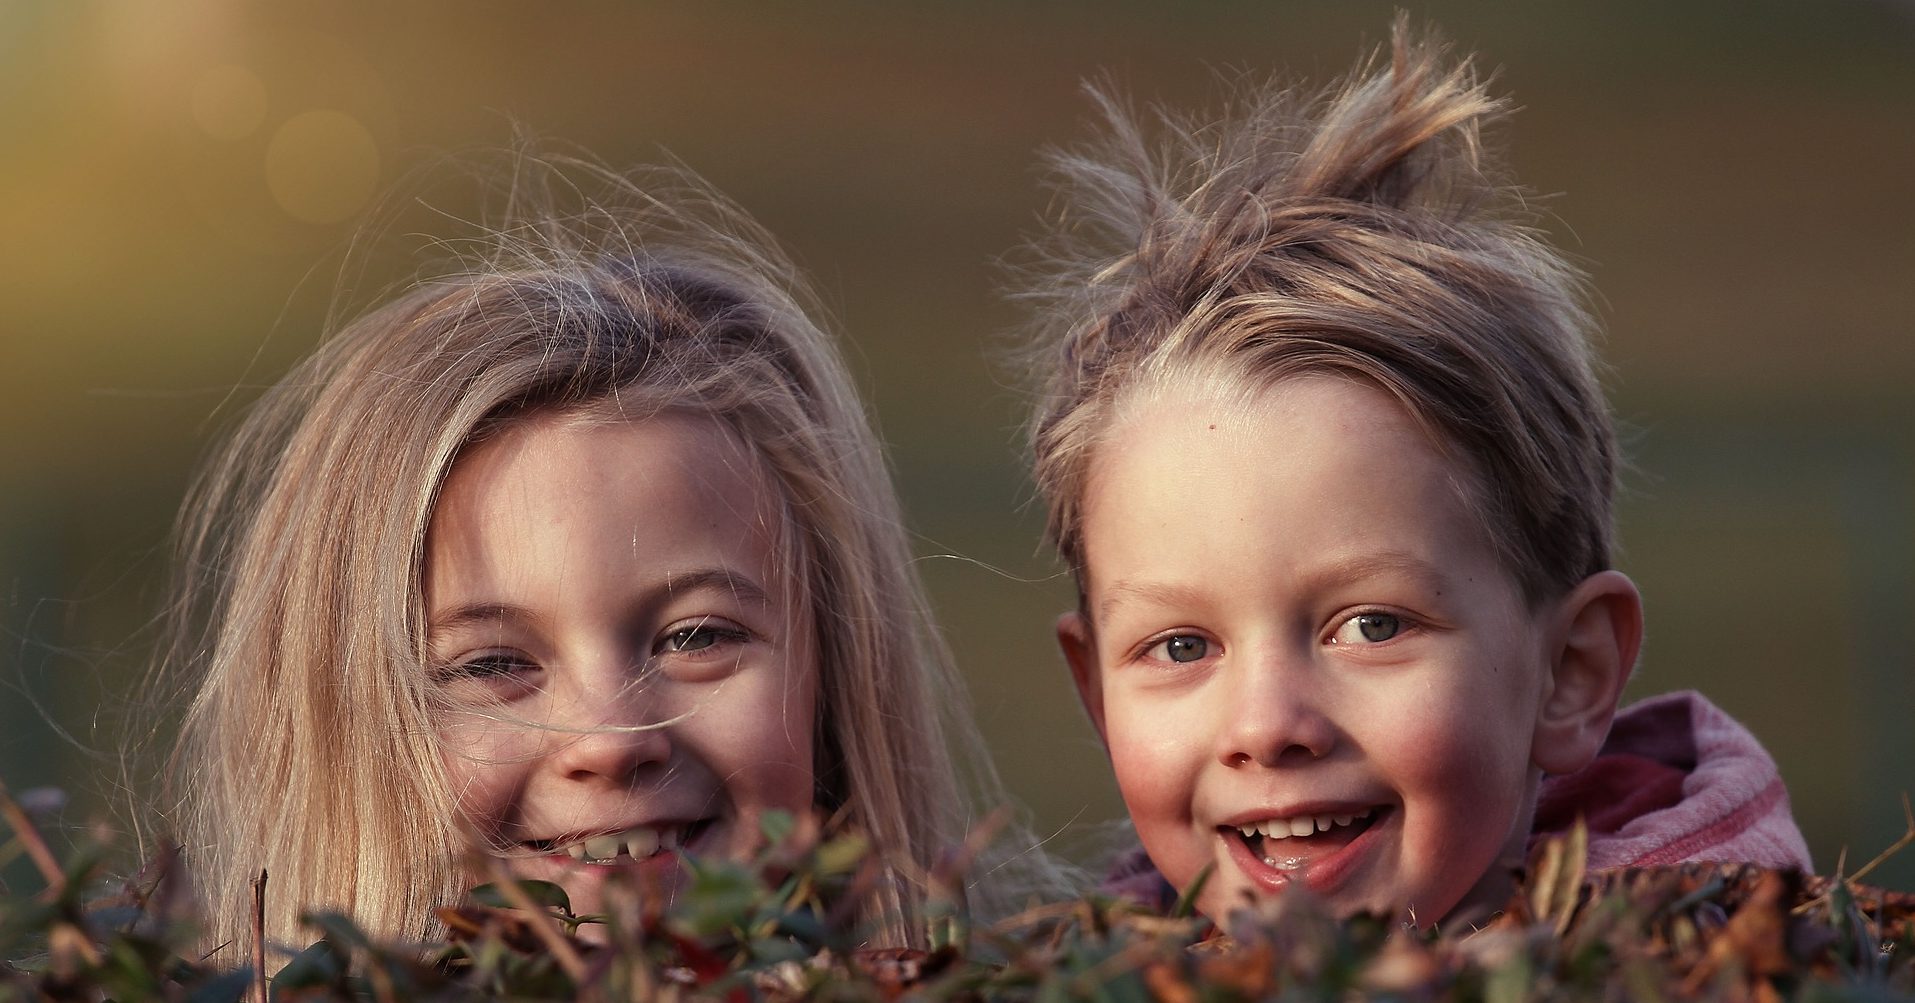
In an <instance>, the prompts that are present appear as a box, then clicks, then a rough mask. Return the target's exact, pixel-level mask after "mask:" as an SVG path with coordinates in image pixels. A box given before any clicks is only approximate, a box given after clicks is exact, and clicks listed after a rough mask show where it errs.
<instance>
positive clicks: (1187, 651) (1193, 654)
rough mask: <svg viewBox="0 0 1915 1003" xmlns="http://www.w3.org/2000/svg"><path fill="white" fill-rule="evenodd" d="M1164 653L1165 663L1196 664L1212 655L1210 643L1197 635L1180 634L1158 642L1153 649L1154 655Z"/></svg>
mask: <svg viewBox="0 0 1915 1003" xmlns="http://www.w3.org/2000/svg"><path fill="white" fill-rule="evenodd" d="M1158 652H1161V653H1162V657H1163V658H1164V660H1165V661H1170V662H1196V661H1202V660H1203V657H1204V656H1205V655H1208V654H1209V653H1210V642H1209V641H1206V640H1204V639H1203V638H1201V637H1198V636H1197V635H1195V634H1178V635H1176V636H1174V637H1166V638H1164V639H1163V640H1162V641H1159V642H1157V644H1156V645H1154V646H1153V647H1152V649H1151V653H1152V654H1156V653H1158Z"/></svg>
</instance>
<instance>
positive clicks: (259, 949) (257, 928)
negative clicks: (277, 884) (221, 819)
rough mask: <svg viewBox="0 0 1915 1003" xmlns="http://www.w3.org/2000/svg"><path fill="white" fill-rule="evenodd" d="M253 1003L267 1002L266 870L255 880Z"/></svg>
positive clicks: (263, 869) (260, 870)
mask: <svg viewBox="0 0 1915 1003" xmlns="http://www.w3.org/2000/svg"><path fill="white" fill-rule="evenodd" d="M253 1003H267V1000H266V869H265V868H263V867H262V868H260V869H259V877H257V878H255V879H253Z"/></svg>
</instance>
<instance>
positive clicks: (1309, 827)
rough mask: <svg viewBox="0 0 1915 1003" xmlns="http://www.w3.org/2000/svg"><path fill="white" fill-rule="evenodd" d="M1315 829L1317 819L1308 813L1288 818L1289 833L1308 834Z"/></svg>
mask: <svg viewBox="0 0 1915 1003" xmlns="http://www.w3.org/2000/svg"><path fill="white" fill-rule="evenodd" d="M1315 831H1317V821H1316V819H1313V818H1311V817H1310V816H1308V815H1300V816H1298V817H1296V818H1293V819H1291V820H1290V835H1292V836H1308V835H1309V834H1311V833H1313V832H1315Z"/></svg>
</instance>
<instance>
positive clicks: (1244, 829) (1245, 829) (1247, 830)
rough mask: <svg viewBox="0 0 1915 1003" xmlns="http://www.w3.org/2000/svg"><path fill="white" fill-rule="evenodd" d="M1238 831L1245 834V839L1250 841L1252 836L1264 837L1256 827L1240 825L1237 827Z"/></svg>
mask: <svg viewBox="0 0 1915 1003" xmlns="http://www.w3.org/2000/svg"><path fill="white" fill-rule="evenodd" d="M1237 831H1238V832H1241V833H1243V838H1245V839H1249V838H1250V837H1252V836H1261V835H1263V833H1262V832H1261V831H1260V830H1258V828H1257V827H1256V826H1254V825H1240V826H1238V827H1237Z"/></svg>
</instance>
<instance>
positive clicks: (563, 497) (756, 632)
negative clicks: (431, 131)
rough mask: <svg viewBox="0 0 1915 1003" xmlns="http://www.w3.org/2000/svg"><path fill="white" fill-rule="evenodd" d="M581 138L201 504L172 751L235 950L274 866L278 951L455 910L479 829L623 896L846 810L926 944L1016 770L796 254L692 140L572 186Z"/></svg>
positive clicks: (406, 297) (212, 473) (271, 908)
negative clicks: (973, 808) (322, 916)
mask: <svg viewBox="0 0 1915 1003" xmlns="http://www.w3.org/2000/svg"><path fill="white" fill-rule="evenodd" d="M578 169H579V168H576V167H572V166H568V167H567V168H564V169H561V168H557V167H554V166H551V165H545V164H515V165H513V167H512V174H513V175H514V178H515V180H514V189H513V191H512V193H511V196H510V199H509V206H508V209H507V211H506V213H505V218H504V219H503V220H501V221H499V222H498V223H497V224H496V225H495V226H494V227H493V228H491V229H489V230H487V231H486V236H485V238H484V241H483V251H482V252H481V253H478V254H473V255H467V256H466V257H464V258H463V259H462V260H460V261H458V262H456V263H455V266H454V267H453V268H452V269H450V270H448V271H446V272H445V274H443V275H441V276H439V277H436V278H431V279H427V280H424V281H420V282H419V283H417V284H416V286H415V287H413V288H412V289H410V290H409V291H407V292H405V293H403V294H402V295H399V296H398V297H397V298H396V299H394V300H393V301H392V302H390V303H387V304H386V305H385V306H383V307H381V308H379V309H376V310H374V311H372V312H371V313H368V314H366V315H365V316H363V317H361V318H359V319H358V320H356V321H353V322H351V323H349V324H347V325H345V326H344V327H343V328H342V329H341V330H339V332H338V333H337V334H336V335H334V336H333V337H332V338H330V339H329V340H328V341H327V342H326V343H325V344H324V345H323V346H322V347H321V348H320V349H319V350H318V351H317V352H316V353H315V354H314V355H313V356H312V357H311V358H309V359H307V360H306V361H305V362H304V363H302V364H301V365H300V366H299V367H298V368H297V369H295V370H294V372H293V373H292V374H291V375H290V376H288V377H287V378H286V379H285V380H283V381H281V382H280V383H279V385H277V386H276V387H274V388H272V389H271V390H270V391H269V392H268V393H267V394H266V395H265V397H264V398H263V399H262V400H261V401H260V402H259V404H258V405H257V406H256V407H255V408H254V409H253V411H252V412H251V413H250V414H249V415H248V416H247V417H246V419H245V420H244V422H243V423H242V424H241V425H240V427H239V429H238V432H237V434H236V435H234V436H233V438H232V440H231V441H230V443H228V445H227V446H226V447H225V449H224V451H223V452H222V453H220V454H219V455H218V457H217V458H216V459H215V461H214V462H213V463H212V464H211V466H210V467H209V468H208V469H207V471H206V473H205V475H204V478H203V481H202V484H201V486H200V487H199V488H198V490H197V493H196V496H195V497H194V498H193V500H192V501H191V502H190V503H189V505H188V506H187V507H186V510H185V516H184V528H183V534H182V540H183V551H184V553H183V558H184V560H183V567H184V568H185V569H186V581H185V583H184V585H183V593H182V609H183V614H184V616H183V620H182V622H184V623H186V624H189V625H190V624H195V623H197V624H199V625H200V626H199V628H198V629H197V630H194V629H191V628H190V627H189V628H188V629H184V630H182V631H180V637H179V641H178V643H177V645H176V647H175V648H174V649H173V651H174V655H173V657H172V658H171V659H170V662H169V664H170V665H171V666H172V667H173V668H174V669H175V670H177V671H181V672H185V673H188V674H189V676H188V678H187V680H186V683H187V685H189V686H191V687H193V688H194V689H195V690H196V695H195V696H194V697H193V699H192V702H191V706H190V710H189V712H188V714H187V717H186V720H185V723H184V729H183V737H182V739H181V741H180V744H179V746H178V749H177V751H176V753H175V756H174V760H173V765H172V769H171V771H170V780H171V782H172V783H173V784H175V785H176V787H177V793H176V803H177V804H178V806H179V812H180V816H179V826H180V829H181V831H182V833H183V837H184V843H185V852H186V855H187V858H188V861H189V867H190V870H191V872H192V873H193V874H194V876H195V878H196V881H197V884H198V890H199V892H200V896H201V899H202V904H203V909H204V910H205V916H206V919H207V921H208V922H209V923H210V925H211V929H210V930H209V931H208V932H209V935H210V936H211V938H212V941H213V942H214V943H225V944H230V945H233V946H234V947H235V948H237V949H238V950H240V951H241V952H244V951H246V950H248V949H249V944H250V941H251V939H252V938H251V935H250V932H249V929H248V927H249V924H250V914H251V900H252V895H251V891H250V883H251V882H252V880H253V879H254V878H255V877H256V876H257V875H258V874H259V872H260V871H261V869H265V870H266V871H268V872H269V873H270V884H269V886H268V895H267V901H266V909H265V920H266V925H265V937H266V940H267V942H268V943H272V944H286V943H290V942H294V941H296V940H297V939H298V937H299V934H300V931H299V929H298V924H297V921H296V917H297V914H298V913H299V912H300V911H301V910H305V909H312V908H333V909H341V910H344V911H346V912H348V913H350V914H351V915H353V916H354V917H355V918H356V919H357V920H358V921H359V922H360V923H362V924H364V926H365V927H366V928H367V929H368V930H369V931H371V932H373V933H374V934H376V935H381V936H387V937H406V938H420V937H425V936H428V935H429V934H430V933H431V932H432V931H431V926H432V922H433V921H432V919H431V916H432V915H433V907H434V906H436V905H440V904H443V903H446V902H449V901H452V900H454V899H455V898H456V897H457V896H458V895H459V894H460V892H461V891H462V889H463V888H465V887H466V886H468V885H469V884H471V883H472V881H473V879H474V878H475V875H472V874H468V873H465V872H464V870H463V867H462V864H461V863H460V861H461V860H462V858H463V855H464V854H465V853H466V851H467V845H466V836H465V834H467V833H472V834H475V835H476V837H477V838H478V839H479V840H480V841H481V842H482V849H484V850H485V851H487V852H490V853H494V854H497V855H500V856H502V857H504V858H506V861H507V863H508V866H509V868H510V869H511V870H512V871H513V872H514V873H515V874H518V875H521V876H526V877H537V878H544V879H548V880H552V881H556V882H557V883H559V884H560V885H562V886H564V887H565V888H566V889H567V891H568V892H569V893H570V895H571V898H572V901H573V904H574V907H575V909H576V910H577V911H579V912H590V911H593V910H595V909H596V908H597V906H598V901H597V894H598V888H599V884H600V882H601V880H602V878H603V876H604V875H605V874H606V873H608V872H609V871H612V870H616V869H618V868H619V867H653V868H659V869H660V870H662V871H664V872H666V873H669V872H670V870H671V868H672V867H673V864H672V862H671V855H670V853H669V851H671V850H673V849H684V850H689V851H692V852H704V853H721V854H722V853H737V852H740V851H742V850H745V849H746V848H748V847H749V846H750V845H751V843H752V841H753V839H754V834H755V833H756V832H758V825H757V822H758V819H759V818H760V817H762V815H763V813H764V812H766V811H768V810H773V809H779V810H788V811H799V810H806V809H809V808H812V807H814V806H815V807H816V808H817V809H819V810H821V811H825V812H841V813H842V814H844V815H845V816H847V817H848V819H849V821H850V822H851V823H852V824H853V825H855V826H857V827H859V828H861V829H862V831H864V832H865V833H867V834H868V835H869V836H870V837H871V838H872V839H873V841H874V843H875V845H876V846H877V847H879V848H880V851H881V852H882V854H883V856H884V858H885V860H886V861H887V862H888V863H889V864H890V865H891V866H892V868H893V869H894V871H895V872H896V873H897V874H898V875H900V876H901V877H902V880H900V881H893V882H888V883H885V884H886V886H887V887H889V888H890V889H891V890H890V891H889V892H887V893H886V894H885V896H884V897H886V898H888V899H890V901H885V902H870V903H866V913H867V917H868V919H870V920H871V922H873V923H874V924H877V925H878V926H879V927H880V928H879V929H877V930H876V932H875V938H876V939H880V940H886V941H889V942H891V943H904V942H908V941H911V940H914V939H916V933H915V930H914V918H915V915H916V907H917V905H918V904H919V898H920V894H919V892H918V889H917V887H916V886H915V885H914V884H913V883H912V881H911V876H912V875H922V874H923V873H925V872H926V871H928V870H929V869H930V867H931V865H932V863H933V862H934V860H935V859H936V857H937V855H938V854H939V853H940V852H941V851H944V850H946V849H948V848H950V847H953V846H956V845H957V844H958V843H959V842H961V841H962V839H963V838H964V835H965V833H966V831H967V828H968V827H969V825H970V823H971V822H972V821H973V816H972V814H971V813H970V811H969V807H968V806H969V805H970V804H971V803H972V802H971V801H969V800H968V799H967V798H966V797H964V784H962V783H961V782H960V778H959V777H958V776H957V774H956V771H955V769H954V767H953V765H952V763H953V759H954V757H953V755H952V753H955V754H956V755H955V760H956V761H957V762H962V763H968V764H973V765H974V766H976V767H977V768H978V776H977V777H975V778H973V779H974V782H975V784H976V791H977V793H978V794H979V795H980V796H982V798H981V799H983V800H987V801H995V800H996V798H995V794H996V787H995V781H994V778H993V776H992V774H991V772H990V770H989V769H988V767H986V766H984V763H985V760H984V758H983V757H982V755H981V749H980V747H979V743H978V739H977V736H976V734H975V732H974V730H973V729H972V726H971V725H970V724H969V723H968V722H967V721H965V720H964V719H962V718H961V717H958V716H956V715H953V714H951V713H949V710H950V709H951V708H954V707H958V706H961V703H960V701H959V700H958V699H956V696H957V694H958V693H959V692H960V691H959V687H958V683H957V681H956V680H955V678H954V677H953V675H952V672H951V670H950V667H949V666H948V664H947V660H946V656H945V654H944V652H943V651H942V649H941V648H940V646H939V644H938V642H937V640H936V638H935V635H934V634H933V632H932V630H931V628H930V625H929V623H928V621H927V617H926V612H925V610H926V606H925V600H924V597H923V595H922V592H921V590H920V585H919V583H918V581H917V579H916V577H915V575H914V573H913V571H912V569H911V566H910V554H909V551H908V548H907V545H906V540H905V536H904V530H903V528H902V524H901V522H900V517H899V512H898V506H897V502H896V499H895V498H894V496H893V493H892V489H891V486H890V484H889V482H888V480H887V478H886V475H885V471H884V467H883V462H882V459H881V457H880V455H879V451H878V446H877V444H876V442H875V440H874V437H873V435H872V433H871V431H870V429H869V427H868V426H867V424H866V422H865V419H864V416H863V413H862V411H861V409H860V406H859V403H858V400H857V398H856V396H855V394H854V392H853V389H852V386H851V383H850V380H849V379H848V378H847V375H846V373H845V371H844V368H843V366H842V364H841V363H840V361H839V360H838V357H837V355H836V353H835V352H834V350H833V348H832V346H831V344H830V342H829V340H828V338H827V337H826V335H825V334H824V332H823V331H821V330H820V329H819V328H818V326H817V325H816V324H814V323H813V322H812V321H811V320H810V319H809V317H808V315H807V312H806V309H805V307H804V304H805V303H806V302H807V301H806V299H805V293H804V290H803V288H802V287H801V285H800V284H799V282H798V280H797V278H796V277H795V275H794V274H793V270H792V267H791V266H790V264H789V263H788V262H786V261H785V260H784V259H783V258H782V257H780V256H779V255H778V253H777V252H776V251H775V250H773V249H772V244H771V242H770V240H769V239H768V238H767V236H766V235H765V234H764V233H763V232H762V231H760V230H759V229H757V228H756V227H755V226H754V225H753V224H752V223H751V222H750V221H748V220H747V219H746V218H745V217H744V216H743V215H742V214H741V213H740V212H739V210H737V209H736V208H734V207H732V206H730V205H729V204H727V203H725V202H724V201H723V200H722V199H720V198H719V197H717V196H715V195H714V194H713V193H711V192H710V191H708V190H706V189H704V188H702V187H700V186H698V185H697V184H696V183H692V182H688V181H687V180H686V179H685V178H683V177H680V176H678V175H675V174H671V173H669V172H660V173H659V174H658V175H657V176H656V177H654V178H652V179H651V180H652V181H655V182H657V183H656V184H655V185H652V186H649V187H646V188H644V189H641V188H640V187H638V186H637V185H635V184H634V183H633V182H631V181H629V180H626V179H621V178H618V177H616V176H612V175H609V174H607V173H606V172H603V171H599V170H596V169H589V168H586V169H583V170H587V171H589V172H590V173H592V174H594V175H595V176H596V177H597V180H598V181H600V182H603V183H605V184H606V186H607V187H609V188H610V189H611V192H612V196H613V197H612V199H610V200H609V201H608V200H581V203H582V207H580V206H573V207H570V208H565V209H562V208H561V207H560V206H559V205H558V203H557V200H556V199H554V198H552V197H551V196H550V194H549V193H550V191H551V190H552V189H553V188H554V187H555V185H554V184H553V182H555V181H557V182H561V183H563V182H565V180H566V178H565V173H566V171H567V170H578ZM610 202H618V203H623V204H624V206H625V207H624V208H619V209H608V208H604V206H605V205H607V204H609V203H610ZM202 603H203V604H204V605H203V606H202V605H200V604H202ZM479 880H484V878H483V877H479ZM985 897H986V898H988V895H987V896H985ZM229 956H232V957H242V958H243V957H246V956H247V955H246V954H245V953H239V954H236V955H229Z"/></svg>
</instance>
